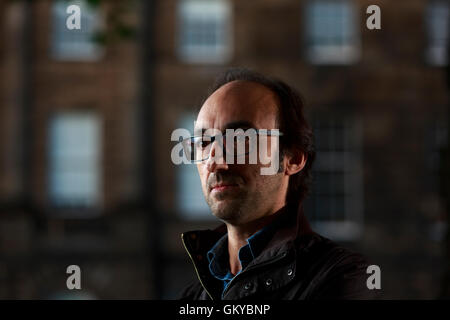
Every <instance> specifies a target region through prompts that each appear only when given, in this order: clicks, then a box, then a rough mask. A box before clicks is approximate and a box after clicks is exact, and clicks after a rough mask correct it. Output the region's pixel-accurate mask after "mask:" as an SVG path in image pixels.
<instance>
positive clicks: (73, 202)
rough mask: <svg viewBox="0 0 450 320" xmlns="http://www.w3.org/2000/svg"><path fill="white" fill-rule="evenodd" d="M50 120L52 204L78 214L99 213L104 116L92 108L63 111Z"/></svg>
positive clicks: (49, 153)
mask: <svg viewBox="0 0 450 320" xmlns="http://www.w3.org/2000/svg"><path fill="white" fill-rule="evenodd" d="M49 121H50V122H49V130H48V164H49V166H48V199H49V202H50V207H51V208H53V209H68V211H70V210H71V209H74V210H76V211H77V215H79V214H84V213H82V212H88V211H91V212H92V213H89V214H90V215H91V214H96V213H95V212H96V211H98V209H99V208H100V207H101V203H102V171H101V170H102V169H101V164H102V162H101V161H102V123H101V119H100V118H99V116H98V114H97V113H95V112H91V111H61V112H57V113H55V114H53V115H52V117H51V118H50V119H49ZM78 166H81V167H78ZM77 183H78V187H74V186H73V185H75V186H76V184H77ZM78 209H87V210H78ZM95 209H97V210H95ZM63 211H64V210H63Z"/></svg>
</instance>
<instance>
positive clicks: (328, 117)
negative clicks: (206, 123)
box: [0, 0, 450, 299]
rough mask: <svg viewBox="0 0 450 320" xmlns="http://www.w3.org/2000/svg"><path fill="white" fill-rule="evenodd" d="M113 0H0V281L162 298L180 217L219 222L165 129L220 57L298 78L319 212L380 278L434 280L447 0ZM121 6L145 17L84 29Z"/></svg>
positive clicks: (3, 293)
mask: <svg viewBox="0 0 450 320" xmlns="http://www.w3.org/2000/svg"><path fill="white" fill-rule="evenodd" d="M72 3H76V4H79V5H81V8H82V12H83V15H82V17H83V18H82V21H81V22H82V29H81V30H76V31H73V30H67V28H66V26H65V23H66V19H67V17H68V14H67V13H66V11H65V9H66V8H67V6H68V5H69V4H72ZM113 3H114V1H112V2H110V1H101V2H100V5H98V6H89V5H88V4H87V3H85V2H82V1H68V2H64V1H50V0H40V1H33V2H31V3H30V2H28V3H26V2H25V1H18V2H10V1H2V2H0V6H1V7H0V17H1V20H0V23H1V25H2V28H1V29H0V30H1V31H0V34H1V36H0V70H1V81H2V82H1V87H0V99H1V100H0V101H1V103H0V114H1V116H0V122H1V124H0V128H1V129H0V130H1V134H0V141H1V144H0V148H1V149H0V201H1V202H0V298H76V297H80V296H81V297H88V298H100V299H104V298H173V297H174V296H175V295H176V293H177V291H179V290H180V289H181V288H182V287H183V286H184V285H185V284H186V283H188V282H189V280H190V279H193V278H194V276H195V273H194V270H193V268H192V266H191V265H190V262H189V260H188V257H187V255H186V254H185V252H184V249H183V247H182V244H181V241H180V233H181V232H183V231H186V230H190V229H195V228H212V227H214V226H216V225H217V224H218V222H217V221H215V220H214V219H212V218H211V215H210V213H209V210H208V207H207V206H206V204H205V202H204V200H203V198H202V194H201V189H200V183H199V179H198V177H197V174H196V169H195V167H194V166H192V165H184V166H176V165H174V164H173V163H172V161H171V150H172V148H173V147H174V145H175V143H176V141H171V139H170V138H171V133H172V131H173V130H174V129H176V128H186V129H189V130H192V129H193V125H194V123H193V121H194V120H195V117H196V112H197V111H198V109H199V107H200V106H201V102H202V98H204V95H205V94H206V92H207V89H208V87H209V86H210V85H211V82H212V81H213V79H214V77H215V76H216V75H217V74H218V73H219V72H221V71H223V70H225V69H226V68H228V67H231V66H243V67H248V68H251V69H255V70H258V71H260V72H263V73H266V74H269V75H274V76H276V77H279V78H281V79H283V80H285V81H286V82H287V83H289V84H291V85H293V86H294V87H295V88H297V89H298V90H299V91H300V92H301V93H302V95H303V96H304V98H305V101H306V105H307V115H308V118H309V119H310V121H311V124H312V125H313V128H314V132H315V137H316V148H317V161H316V163H315V165H314V177H315V178H314V186H313V192H312V194H311V196H310V198H309V199H308V201H307V202H306V203H305V208H306V210H307V214H308V216H309V218H310V220H311V222H312V224H313V226H314V229H315V230H316V231H318V232H319V233H321V234H323V235H325V236H327V237H330V238H332V239H334V240H336V241H338V242H341V243H343V244H345V245H346V246H348V247H350V248H352V249H354V250H358V251H361V252H363V253H364V254H366V255H367V256H368V257H369V258H370V259H371V260H372V261H373V263H374V264H378V265H379V266H380V267H381V272H382V290H383V292H384V297H385V298H401V299H408V298H436V297H439V296H441V295H443V294H444V293H443V290H444V288H446V286H445V283H444V271H445V269H444V267H445V265H446V263H448V262H446V256H445V234H446V227H447V224H448V216H447V215H448V213H447V211H446V208H445V203H444V199H443V197H442V195H441V192H442V190H441V189H440V183H439V181H440V176H439V174H440V168H441V167H442V162H441V158H440V153H441V151H442V149H444V148H448V121H447V119H448V102H449V96H448V87H447V82H446V81H447V80H446V78H445V77H446V73H445V72H446V71H445V70H446V69H445V67H446V66H447V65H448V48H449V31H448V30H449V29H450V28H449V2H448V1H442V0H440V1H427V0H409V1H387V0H384V1H383V0H379V1H370V0H310V1H309V0H303V1H299V0H282V1H280V0H277V1H275V0H258V1H251V2H249V1H237V0H164V1H145V2H139V1H130V2H125V1H124V2H123V3H126V5H127V7H120V8H119V9H117V8H115V7H114V4H113ZM144 3H145V4H144ZM372 4H376V5H378V6H379V7H380V8H381V29H380V30H369V29H368V28H367V27H366V19H367V18H368V16H369V15H368V14H366V8H367V7H368V6H369V5H372ZM125 9H127V10H128V11H126V12H125V11H124V10H125ZM117 10H118V11H117ZM117 12H119V13H117ZM117 14H120V15H121V17H122V18H123V19H124V21H126V23H127V24H131V25H133V26H135V27H136V28H137V30H138V34H137V35H136V37H135V38H133V39H118V40H116V41H107V42H106V44H105V43H104V42H102V41H99V39H97V40H95V39H96V37H97V38H98V35H99V33H98V31H99V30H105V28H106V29H107V30H110V29H111V25H114V21H115V20H114V19H115V18H116V20H117V17H116V15H117ZM83 26H84V27H83ZM144 26H145V27H144ZM146 80H148V84H147V83H143V82H146ZM149 146H151V148H149ZM148 179H152V182H151V183H148ZM71 264H76V265H79V266H80V267H81V270H82V290H81V291H78V292H77V293H76V294H75V293H74V292H72V291H69V290H67V288H66V278H67V276H68V275H67V274H66V268H67V266H69V265H71ZM80 294H81V295H80Z"/></svg>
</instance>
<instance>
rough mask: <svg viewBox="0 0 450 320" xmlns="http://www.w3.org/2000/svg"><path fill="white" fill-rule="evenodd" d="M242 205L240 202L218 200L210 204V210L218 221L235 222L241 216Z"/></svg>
mask: <svg viewBox="0 0 450 320" xmlns="http://www.w3.org/2000/svg"><path fill="white" fill-rule="evenodd" d="M241 204H242V203H241V202H240V201H238V200H219V201H217V200H216V201H214V202H213V203H211V204H210V208H211V211H212V213H213V215H214V216H215V217H217V218H218V219H220V220H224V221H235V220H236V219H237V218H239V217H240V215H241Z"/></svg>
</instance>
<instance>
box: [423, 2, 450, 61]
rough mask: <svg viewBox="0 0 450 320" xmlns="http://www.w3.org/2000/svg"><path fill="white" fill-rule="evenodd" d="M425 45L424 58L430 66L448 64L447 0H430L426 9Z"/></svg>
mask: <svg viewBox="0 0 450 320" xmlns="http://www.w3.org/2000/svg"><path fill="white" fill-rule="evenodd" d="M425 25H426V35H427V47H426V51H425V59H426V62H427V63H428V64H429V65H432V66H446V65H448V63H449V61H448V50H449V42H450V40H449V39H450V31H449V28H450V4H449V2H447V1H442V0H439V1H432V2H430V3H429V4H428V7H427V10H426V24H425Z"/></svg>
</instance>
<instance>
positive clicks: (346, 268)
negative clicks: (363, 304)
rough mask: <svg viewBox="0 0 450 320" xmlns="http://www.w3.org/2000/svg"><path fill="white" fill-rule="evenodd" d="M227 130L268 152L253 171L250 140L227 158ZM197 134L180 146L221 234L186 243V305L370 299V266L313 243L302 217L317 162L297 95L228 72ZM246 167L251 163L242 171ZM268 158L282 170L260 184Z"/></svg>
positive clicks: (248, 74) (191, 236)
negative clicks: (191, 278) (190, 279)
mask: <svg viewBox="0 0 450 320" xmlns="http://www.w3.org/2000/svg"><path fill="white" fill-rule="evenodd" d="M230 129H235V130H236V131H238V130H239V129H240V130H241V131H240V132H241V134H242V132H245V131H246V130H249V129H252V130H253V132H256V135H257V140H258V142H259V144H258V143H256V144H255V143H254V145H256V146H257V147H264V146H266V147H267V148H268V149H270V152H267V154H266V155H264V153H263V154H261V153H260V154H259V157H258V161H257V162H256V163H249V161H248V160H249V158H250V156H251V154H253V153H254V152H256V150H255V149H254V148H253V150H252V151H249V150H250V149H251V148H250V146H249V145H248V141H247V140H249V139H248V138H246V137H244V140H245V141H246V142H245V146H246V147H249V148H250V149H248V150H245V151H246V152H245V153H242V152H241V154H238V153H236V154H233V155H232V157H228V154H229V153H233V151H236V150H237V149H236V150H234V148H236V144H237V143H238V142H237V141H238V140H239V139H234V137H233V136H230V135H228V133H226V132H228V131H227V130H230ZM211 130H213V131H214V132H215V133H214V134H210V133H208V131H209V132H211ZM272 131H274V132H276V133H278V134H270V133H271V132H272ZM217 132H219V133H223V136H222V137H220V135H216V133H217ZM194 133H195V134H194V137H190V138H189V139H186V140H184V141H183V143H184V145H185V146H186V148H185V152H186V153H189V155H188V154H187V156H188V157H191V159H193V160H195V161H196V162H197V169H198V172H199V175H200V180H201V184H202V189H203V193H204V195H205V198H206V201H207V203H208V205H209V207H210V208H211V211H212V213H213V215H215V216H216V217H217V218H219V219H220V220H222V221H223V222H224V224H222V225H221V226H220V227H218V228H217V229H215V230H212V231H211V230H203V231H192V232H187V233H184V234H183V235H182V240H183V244H184V246H185V248H186V251H187V253H188V255H189V256H190V258H191V260H192V262H193V264H194V268H195V270H196V273H197V276H198V281H196V282H195V283H194V284H192V285H190V286H189V287H187V288H186V289H185V290H184V292H183V293H182V295H181V298H183V299H194V300H197V299H198V300H209V299H213V300H220V299H224V300H225V299H227V300H229V299H233V300H234V299H244V298H252V299H369V298H371V297H372V296H373V291H371V290H369V289H368V288H367V285H366V282H367V278H368V276H369V275H368V274H367V273H366V269H367V266H368V263H367V262H366V261H365V259H364V258H363V257H362V256H361V255H359V254H356V253H353V252H350V251H349V250H346V249H344V248H342V247H339V246H338V245H337V244H335V243H333V242H332V241H330V240H328V239H326V238H324V237H322V236H320V235H318V234H316V233H314V232H313V231H312V230H311V229H310V227H309V225H308V222H307V220H306V218H305V215H304V213H303V207H302V202H303V200H304V198H305V197H306V194H307V191H308V186H309V181H310V178H311V166H312V163H313V161H314V156H315V153H314V149H313V135H312V130H311V128H310V127H309V125H308V123H307V122H306V120H305V117H304V114H303V103H302V100H301V98H300V96H299V95H298V94H297V93H296V92H295V91H294V90H293V89H292V88H291V87H289V86H288V85H286V84H285V83H283V82H281V81H278V80H273V79H270V78H268V77H265V76H263V75H260V74H258V73H255V72H252V71H249V70H246V69H231V70H229V71H227V72H225V73H224V74H223V75H222V76H221V77H219V78H218V80H217V82H216V84H215V85H214V86H213V89H212V94H210V95H209V97H208V98H207V99H206V101H205V102H204V104H203V106H202V107H201V110H200V112H199V114H198V117H197V121H196V124H195V128H194ZM237 135H238V134H237ZM241 136H242V135H241ZM240 141H242V140H240ZM261 141H262V143H261ZM274 147H275V148H274ZM194 149H195V150H194ZM239 157H241V158H242V157H243V158H245V159H244V160H247V161H244V163H243V161H237V160H238V158H239ZM265 157H268V158H270V159H271V161H279V165H278V170H275V171H274V172H272V174H262V169H265V168H266V169H267V168H268V167H269V166H271V164H268V163H267V161H266V160H267V159H264V158H265ZM241 160H242V159H241Z"/></svg>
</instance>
